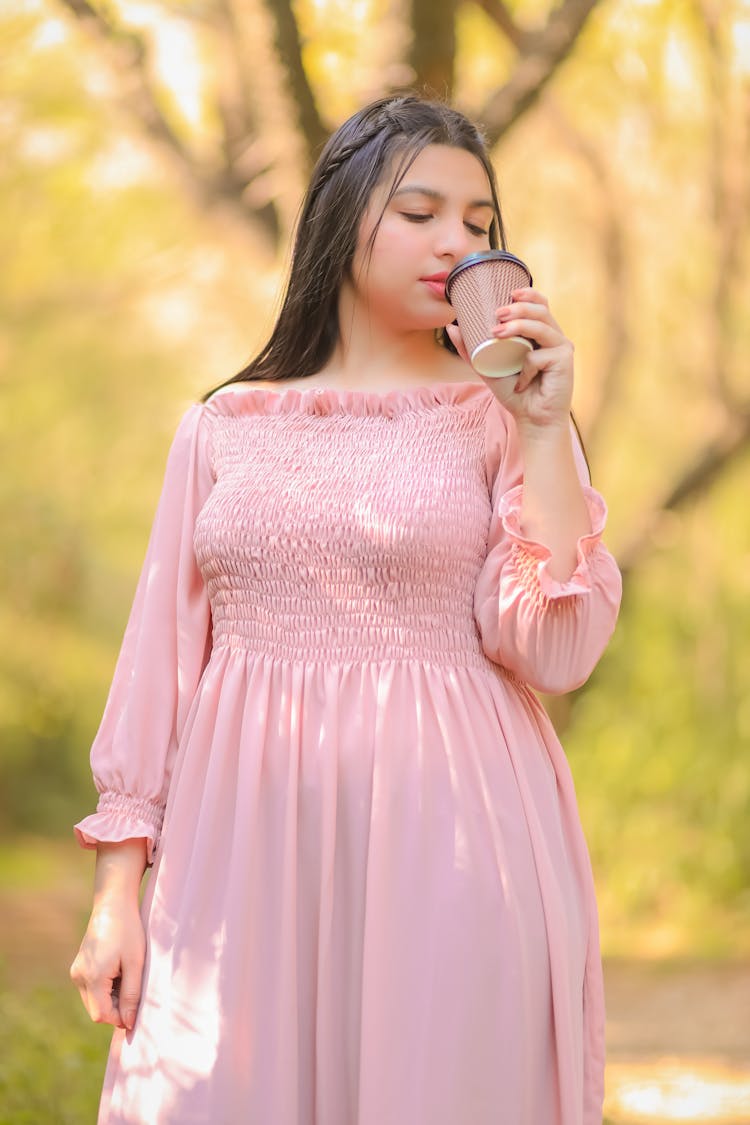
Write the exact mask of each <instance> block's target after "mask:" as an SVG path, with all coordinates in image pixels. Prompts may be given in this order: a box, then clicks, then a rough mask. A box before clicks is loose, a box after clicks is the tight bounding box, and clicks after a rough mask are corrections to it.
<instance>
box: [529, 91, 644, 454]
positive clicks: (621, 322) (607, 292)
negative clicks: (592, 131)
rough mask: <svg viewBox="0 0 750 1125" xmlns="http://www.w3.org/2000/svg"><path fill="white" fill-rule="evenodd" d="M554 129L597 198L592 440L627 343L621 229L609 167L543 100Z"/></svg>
mask: <svg viewBox="0 0 750 1125" xmlns="http://www.w3.org/2000/svg"><path fill="white" fill-rule="evenodd" d="M544 106H545V113H548V114H549V116H550V118H551V120H552V123H553V125H554V127H555V132H556V134H557V135H558V137H559V138H560V140H561V141H562V143H563V144H564V145H566V146H567V147H568V148H569V150H570V151H571V152H572V153H573V154H574V155H575V156H577V157H579V159H580V160H582V161H583V162H584V164H586V165H587V167H588V168H589V170H590V172H591V178H592V180H593V182H594V184H595V185H596V190H597V194H598V199H599V204H600V208H599V214H600V223H599V225H600V227H601V248H602V258H603V267H604V268H603V270H602V280H603V288H604V292H603V298H602V299H603V305H604V310H603V313H602V321H603V322H604V324H605V325H606V330H605V334H604V339H603V341H602V348H603V355H602V360H601V365H600V373H601V374H600V377H599V380H598V384H597V388H596V404H595V406H594V408H593V410H592V413H591V418H590V420H589V421H588V424H587V425H586V444H587V445H588V446H589V448H590V449H593V448H594V446H595V445H596V441H597V438H598V436H599V434H600V432H601V430H602V426H603V423H604V419H605V417H606V415H607V414H609V413H610V412H611V410H612V409H613V407H614V405H615V404H616V402H617V393H618V390H619V388H620V385H621V375H622V368H623V362H624V360H625V357H626V356H627V354H628V349H629V347H630V333H629V330H628V321H627V316H626V301H625V294H626V292H627V278H626V253H625V245H626V239H625V232H624V230H623V225H622V223H621V221H620V215H619V213H618V209H617V203H616V200H617V193H616V191H615V189H614V185H613V184H612V180H611V176H610V174H609V167H608V165H607V162H606V159H605V158H604V156H603V155H602V153H601V152H600V151H599V149H598V148H597V147H596V146H595V145H594V144H593V143H592V142H591V141H590V140H589V139H588V138H587V137H585V136H584V135H583V133H581V132H580V130H579V129H577V128H576V127H575V125H573V124H572V122H571V121H570V119H569V118H568V116H567V114H565V113H564V112H563V110H562V109H561V108H560V106H559V105H558V104H557V103H556V102H555V101H554V100H553V99H552V98H551V97H548V98H546V99H545V103H544Z"/></svg>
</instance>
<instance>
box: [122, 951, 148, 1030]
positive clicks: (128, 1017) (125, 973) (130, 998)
mask: <svg viewBox="0 0 750 1125" xmlns="http://www.w3.org/2000/svg"><path fill="white" fill-rule="evenodd" d="M142 975H143V959H142V958H140V959H136V958H133V959H129V960H127V961H123V965H122V980H121V981H120V988H119V998H118V1002H117V1003H118V1008H119V1011H120V1018H121V1020H122V1022H123V1024H124V1025H125V1027H126V1028H127V1029H128V1031H132V1030H133V1025H134V1024H135V1017H136V1013H137V1011H138V1005H139V1003H140V999H141V978H142Z"/></svg>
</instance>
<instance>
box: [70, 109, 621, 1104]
mask: <svg viewBox="0 0 750 1125" xmlns="http://www.w3.org/2000/svg"><path fill="white" fill-rule="evenodd" d="M503 240H504V239H503V231H502V223H501V218H500V211H499V206H498V202H497V193H496V189H495V182H494V176H493V172H492V168H491V165H490V163H489V159H488V157H487V154H486V151H485V148H484V145H483V142H482V139H481V137H480V135H479V133H478V132H477V130H476V128H475V127H474V126H473V125H471V124H470V123H469V122H468V121H467V120H466V119H465V118H464V117H462V116H461V115H460V114H458V113H456V112H455V111H453V110H450V109H448V108H447V107H445V106H442V105H438V104H434V103H429V102H423V101H421V100H420V99H418V98H416V97H412V96H406V97H394V98H386V99H381V100H380V101H378V102H375V103H373V104H372V105H370V106H368V107H366V108H365V109H364V110H362V111H361V112H359V113H357V114H355V115H354V116H353V117H352V118H351V119H350V120H349V121H347V122H346V123H345V124H344V125H343V126H342V127H341V128H340V129H339V130H338V132H337V133H336V134H335V135H334V136H333V137H332V138H331V140H330V141H329V142H328V144H327V146H326V148H325V150H324V151H323V153H322V155H321V157H320V160H319V162H318V164H317V166H316V169H315V171H314V173H313V177H312V181H311V184H310V187H309V189H308V193H307V196H306V199H305V202H304V205H303V208H302V212H301V216H300V220H299V227H298V231H297V236H296V243H295V247H294V254H293V260H292V267H291V275H290V280H289V283H288V289H287V293H286V297H285V300H284V304H283V307H282V310H281V312H280V314H279V318H278V321H277V324H276V327H275V329H274V331H273V334H272V336H271V339H270V340H269V342H268V344H267V345H266V347H265V348H264V349H263V351H262V352H261V353H260V355H259V356H258V357H257V358H256V359H255V360H254V361H253V362H252V363H251V364H250V365H249V366H248V367H247V368H246V369H245V370H244V371H242V372H240V374H239V375H238V376H236V377H235V379H233V380H230V381H229V383H227V384H225V385H224V386H223V387H222V388H220V389H219V390H218V391H217V392H215V393H213V394H212V395H209V396H207V398H206V400H205V401H204V402H203V403H201V404H198V405H196V406H194V407H192V408H191V409H190V410H189V411H188V412H187V414H186V416H185V417H184V419H183V421H182V423H181V424H180V427H179V429H178V432H177V436H176V438H175V440H174V443H173V446H172V449H171V452H170V456H169V460H168V464H167V470H166V477H165V482H164V488H163V492H162V497H161V500H160V503H159V507H158V511H157V514H156V519H155V523H154V527H153V530H152V535H151V539H150V543H149V548H148V553H147V557H146V562H145V565H144V569H143V573H142V575H141V579H140V582H139V585H138V589H137V592H136V596H135V602H134V605H133V609H132V612H131V617H130V621H129V624H128V628H127V631H126V634H125V639H124V642H123V646H122V651H121V653H120V657H119V661H118V664H117V669H116V672H115V678H114V682H113V685H112V689H111V692H110V696H109V700H108V703H107V707H106V710H105V714H104V718H103V721H102V724H101V727H100V730H99V733H98V735H97V738H96V741H95V743H94V747H93V750H92V763H93V769H94V775H95V780H96V784H97V788H98V789H99V791H100V800H99V805H98V809H97V812H96V813H95V814H94V815H92V816H90V817H88V818H86V819H85V820H84V821H82V822H81V823H80V824H79V825H77V826H76V830H77V833H78V836H79V839H80V840H81V842H82V843H83V844H84V845H85V846H88V847H96V848H97V852H98V857H97V875H96V891H95V902H94V909H93V912H92V917H91V921H90V923H89V927H88V930H87V933H86V936H85V937H84V941H83V944H82V946H81V950H80V952H79V954H78V957H77V958H76V961H75V962H74V965H73V967H72V969H71V974H72V976H73V979H74V980H75V982H76V983H77V985H78V987H79V988H80V990H81V994H82V996H83V999H84V1003H85V1004H86V1006H87V1008H88V1010H89V1012H90V1014H91V1016H92V1017H93V1018H94V1019H95V1020H99V1021H103V1022H109V1023H112V1024H113V1025H114V1026H115V1028H116V1029H117V1030H116V1031H115V1033H114V1040H113V1046H112V1051H111V1055H110V1062H109V1066H108V1069H107V1076H106V1079H105V1091H104V1095H103V1098H102V1105H101V1110H100V1122H107V1123H108V1125H113V1123H125V1122H127V1123H128V1125H132V1123H136V1122H137V1123H142V1125H146V1123H148V1125H178V1123H179V1125H187V1123H191V1122H195V1123H197V1122H201V1123H204V1122H205V1123H210V1125H235V1123H237V1122H252V1123H253V1125H255V1123H258V1125H265V1123H269V1125H303V1123H304V1125H311V1123H313V1122H315V1123H317V1125H355V1123H356V1125H422V1123H424V1125H457V1123H464V1122H465V1123H467V1125H469V1123H471V1125H491V1123H492V1125H497V1123H498V1122H503V1125H556V1123H560V1125H581V1123H584V1125H594V1122H596V1123H597V1125H599V1123H600V1121H601V1101H602V1086H603V1082H602V1077H603V1064H604V1060H603V994H602V982H601V965H600V960H599V949H598V931H597V920H596V906H595V900H594V892H593V884H592V879H591V872H590V866H589V860H588V855H587V852H586V847H585V843H584V840H583V837H582V834H581V829H580V824H579V820H578V815H577V811H576V804H575V796H574V792H573V786H572V781H571V777H570V773H569V770H568V767H567V764H566V761H565V758H564V755H563V752H562V750H561V748H560V746H559V744H558V742H557V740H556V738H555V735H554V733H553V731H552V729H551V726H550V724H549V722H548V720H547V718H546V715H545V713H544V711H543V709H542V708H541V706H540V704H539V703H538V701H537V699H536V697H535V695H534V690H533V689H538V690H541V691H545V692H561V691H567V690H570V689H571V688H574V687H576V686H577V685H579V684H580V683H582V682H583V681H584V680H585V679H586V677H587V676H588V674H589V673H590V671H591V669H592V668H593V666H594V665H595V663H596V661H597V659H598V658H599V656H600V654H601V652H602V650H603V649H604V647H605V645H606V642H607V640H608V638H609V636H610V634H611V632H612V629H613V627H614V622H615V618H616V615H617V608H618V603H619V597H620V580H619V574H618V571H617V568H616V566H615V564H614V561H613V560H612V558H611V556H610V555H609V553H608V552H607V551H606V549H605V548H604V546H603V545H602V543H601V541H600V535H601V531H602V527H603V524H604V518H605V508H604V504H603V502H602V500H601V499H600V498H599V497H598V495H597V494H596V493H595V492H593V490H591V488H590V487H589V486H588V478H587V475H586V470H585V464H584V461H583V457H582V454H581V451H580V447H579V446H578V444H577V442H576V441H575V438H574V437H573V436H572V431H571V427H570V421H569V412H570V402H571V394H572V385H573V361H572V346H571V345H570V343H569V341H568V340H566V338H565V336H564V335H563V333H562V332H561V330H560V328H559V326H558V325H557V323H556V321H555V320H554V318H553V316H552V315H551V313H550V311H549V308H548V305H547V302H546V300H545V298H544V297H543V296H542V295H541V294H540V293H539V292H538V291H536V290H534V289H525V290H519V291H517V292H515V293H514V294H513V302H512V304H510V305H509V306H507V307H505V308H503V309H500V310H498V317H497V324H496V328H495V331H496V334H497V335H498V336H503V335H519V334H520V335H523V336H525V337H527V338H528V339H530V340H533V341H534V342H535V343H536V345H537V347H536V348H535V349H534V350H533V351H530V352H529V355H528V358H527V359H526V361H525V363H524V367H523V370H522V372H521V374H520V376H519V377H518V378H517V379H513V378H511V379H507V378H506V379H500V380H494V381H493V380H487V381H484V380H482V379H481V378H480V377H479V376H477V375H476V374H475V373H474V372H473V370H472V369H471V368H470V367H469V366H468V365H467V363H466V353H465V350H464V348H463V343H462V340H461V337H460V333H459V331H458V329H457V327H456V326H455V325H453V324H452V321H453V319H454V314H453V311H452V309H451V307H450V305H449V304H448V303H447V301H446V299H445V292H444V281H445V277H446V275H447V273H448V271H449V270H450V269H451V268H452V266H453V265H455V263H456V262H457V261H459V260H460V259H461V258H462V257H464V256H465V255H467V254H469V253H471V252H473V251H477V250H482V249H486V248H487V247H489V246H496V245H498V243H502V242H503ZM444 330H447V337H446V332H445V331H444ZM457 353H458V354H457ZM162 821H163V823H162ZM150 864H153V868H152V871H151V875H150V878H149V881H148V885H147V889H146V891H145V895H144V898H143V903H142V906H141V908H140V909H139V906H138V889H139V885H140V881H141V877H142V874H143V871H144V868H145V867H146V865H150Z"/></svg>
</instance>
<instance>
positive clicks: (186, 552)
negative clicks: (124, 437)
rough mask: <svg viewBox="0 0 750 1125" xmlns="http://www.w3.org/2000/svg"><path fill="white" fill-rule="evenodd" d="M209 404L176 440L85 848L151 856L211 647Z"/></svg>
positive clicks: (115, 689) (121, 666)
mask: <svg viewBox="0 0 750 1125" xmlns="http://www.w3.org/2000/svg"><path fill="white" fill-rule="evenodd" d="M207 429H208V427H207V419H206V416H205V409H204V408H203V407H201V406H199V405H195V406H192V407H191V408H190V409H189V410H188V411H187V413H186V414H185V416H184V417H183V419H182V421H181V422H180V425H179V427H178V429H177V432H176V434H175V437H174V440H173V442H172V446H171V449H170V451H169V456H168V459H167V467H166V472H165V476H164V483H163V486H162V491H161V496H160V499H159V503H158V507H157V510H156V515H155V518H154V522H153V526H152V529H151V535H150V538H149V543H148V548H147V551H146V558H145V562H144V565H143V569H142V571H141V574H140V578H139V580H138V585H137V587H136V592H135V597H134V600H133V605H132V608H131V612H130V617H129V620H128V624H127V628H126V630H125V635H124V638H123V642H122V646H121V649H120V654H119V657H118V659H117V664H116V667H115V673H114V677H113V680H112V684H111V687H110V691H109V696H108V698H107V703H106V706H105V709H104V714H103V717H102V721H101V724H100V726H99V730H98V732H97V735H96V737H95V739H94V743H93V746H92V749H91V766H92V771H93V775H94V783H95V785H96V788H97V790H98V792H99V801H98V805H97V809H96V812H95V813H93V814H92V815H90V816H87V817H86V818H85V819H84V820H82V821H80V822H79V823H78V824H76V825H75V833H76V836H77V838H78V840H79V842H80V843H81V844H82V845H83V846H84V847H95V846H96V845H97V843H99V842H121V841H123V840H127V839H133V838H141V837H142V838H145V839H146V841H147V848H148V862H149V863H151V862H153V857H154V851H155V849H156V846H157V843H158V840H159V836H160V832H161V825H162V820H163V816H164V808H165V804H166V799H167V793H168V789H169V781H170V776H171V772H172V767H173V764H174V757H175V753H176V750H177V746H178V743H179V740H180V736H181V733H182V730H183V728H184V725H185V720H186V717H187V714H188V712H189V709H190V706H191V704H192V701H193V698H194V696H195V693H196V690H197V687H198V683H199V681H200V677H201V675H202V673H203V670H204V668H205V665H206V662H207V659H208V656H209V653H210V649H211V613H210V608H209V603H208V596H207V593H206V588H205V585H204V583H203V579H202V576H201V573H200V571H199V569H198V565H197V563H196V559H195V553H194V549H193V534H194V528H195V521H196V517H197V515H198V513H199V512H200V509H201V508H202V506H203V504H204V503H205V500H206V498H207V496H208V494H209V492H210V490H211V487H212V484H213V475H212V472H211V468H210V457H209V449H208V434H207Z"/></svg>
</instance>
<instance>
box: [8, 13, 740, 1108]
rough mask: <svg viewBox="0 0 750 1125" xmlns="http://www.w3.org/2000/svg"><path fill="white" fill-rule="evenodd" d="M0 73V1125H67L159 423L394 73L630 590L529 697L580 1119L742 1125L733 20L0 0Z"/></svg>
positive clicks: (227, 357)
mask: <svg viewBox="0 0 750 1125" xmlns="http://www.w3.org/2000/svg"><path fill="white" fill-rule="evenodd" d="M0 52H1V57H0V146H1V147H2V157H1V158H0V215H1V216H2V219H1V222H0V262H1V263H2V268H0V369H1V375H0V392H1V394H2V409H1V410H0V438H1V445H2V451H3V461H4V466H3V472H2V475H1V476H0V522H1V523H2V526H3V528H4V535H3V541H4V547H3V550H2V554H1V556H0V590H1V591H2V597H1V599H0V631H1V633H2V644H1V645H0V663H1V664H2V675H1V676H0V1125H4V1123H23V1122H28V1123H31V1125H46V1123H61V1125H62V1123H68V1122H70V1123H76V1125H79V1123H83V1122H88V1121H93V1120H94V1118H95V1107H96V1103H97V1097H98V1091H99V1088H100V1083H101V1075H102V1067H103V1060H104V1055H105V1052H106V1047H107V1042H108V1038H109V1033H108V1031H107V1030H106V1029H105V1028H102V1027H95V1026H94V1025H91V1024H90V1023H88V1021H87V1019H86V1016H85V1014H84V1012H83V1009H82V1007H81V1005H80V1001H79V999H78V996H77V994H75V993H74V991H73V989H72V986H71V985H70V984H69V983H68V978H67V968H68V965H69V963H70V961H71V960H72V958H73V956H74V954H75V951H76V948H77V945H78V941H79V940H80V936H81V934H82V932H83V929H84V927H85V921H86V917H87V907H88V899H89V894H90V887H91V877H92V871H93V860H92V857H91V855H88V854H85V853H83V852H80V851H79V850H78V849H77V848H76V845H75V844H74V842H73V840H72V833H71V825H72V823H73V822H74V821H75V820H76V819H79V818H80V817H81V816H82V815H84V814H85V813H86V812H88V811H90V810H91V809H92V808H93V806H94V802H95V794H94V791H93V786H92V782H91V779H90V773H89V765H88V748H89V745H90V742H91V739H92V737H93V734H94V732H95V729H96V726H97V724H98V721H99V718H100V715H101V711H102V707H103V704H104V700H105V696H106V692H107V688H108V684H109V680H110V677H111V674H112V669H113V664H114V660H115V656H116V653H117V649H118V646H119V642H120V639H121V635H122V631H123V628H124V624H125V619H126V617H127V612H128V609H129V605H130V600H131V598H132V595H133V591H134V587H135V581H136V578H137V573H138V570H139V567H140V563H141V560H142V557H143V552H144V550H145V543H146V538H147V535H148V529H149V526H150V522H151V518H152V514H153V510H154V506H155V503H156V499H157V496H158V492H159V488H160V483H161V475H162V470H163V466H164V459H165V456H166V451H167V448H168V445H169V442H170V440H171V436H172V433H173V430H174V427H175V425H176V423H177V421H178V419H179V417H180V415H181V414H182V412H183V410H184V409H185V408H186V407H187V405H188V404H189V403H190V402H191V401H193V400H194V399H195V398H196V397H198V396H199V395H201V394H202V393H203V392H204V391H205V390H207V389H208V388H209V387H211V386H213V385H215V384H216V383H217V382H219V381H221V380H222V379H224V378H226V377H228V376H229V375H230V374H232V373H233V372H234V371H236V370H237V369H238V368H239V367H241V366H243V365H244V363H245V362H246V360H247V358H248V357H249V356H250V355H251V354H252V353H253V350H254V349H255V348H257V347H258V345H260V344H261V343H262V342H263V340H264V339H265V336H266V334H267V333H268V330H269V328H270V326H271V324H272V321H273V316H274V310H275V308H276V301H277V296H278V290H279V286H280V284H281V283H282V281H283V277H284V271H285V267H286V263H287V257H286V251H287V245H288V240H289V235H290V232H291V230H292V228H293V224H294V220H295V215H296V210H297V207H298V204H299V201H300V197H301V193H302V191H303V189H304V185H305V182H306V178H307V174H308V172H309V169H310V167H311V164H312V162H313V160H314V158H315V156H316V154H317V152H318V151H319V150H320V147H321V145H322V143H323V141H324V140H325V137H326V136H327V134H328V133H329V132H330V130H331V129H332V128H335V127H336V125H337V124H339V123H340V121H341V120H342V119H343V118H344V117H345V116H347V115H348V114H349V113H350V112H352V111H354V110H355V109H356V108H357V107H358V106H359V105H361V104H362V103H363V102H364V101H366V100H368V99H370V98H372V97H376V96H378V95H380V94H382V93H384V92H387V91H388V90H391V89H393V88H397V87H402V86H405V85H413V86H415V87H417V88H418V89H430V90H433V91H437V92H438V94H440V95H442V96H449V97H450V98H451V99H452V100H453V101H454V102H455V104H457V105H458V107H459V108H461V109H463V110H464V111H466V112H467V113H468V114H469V115H470V116H472V117H473V118H474V119H476V120H477V121H478V122H480V123H481V124H482V125H483V126H484V128H485V131H486V133H487V135H488V137H489V139H490V141H491V143H492V151H493V157H494V161H495V164H496V167H497V171H498V176H499V181H500V187H501V198H502V202H503V207H504V213H505V219H506V224H507V227H508V230H509V235H510V249H511V250H513V251H514V252H515V253H517V254H518V255H519V256H520V257H522V258H523V259H524V260H526V261H527V262H529V264H530V266H531V269H532V272H533V274H534V277H535V280H536V281H537V283H538V284H539V285H540V287H541V288H542V289H544V290H545V291H546V292H547V293H548V295H549V297H550V301H551V304H552V307H553V309H554V310H555V313H556V315H557V318H558V319H559V321H560V322H561V323H562V324H563V326H564V327H565V329H566V331H567V333H568V335H570V336H571V337H572V338H573V339H574V340H575V342H576V348H577V364H578V381H577V382H578V386H577V400H576V413H577V417H578V421H579V424H580V427H581V429H582V431H583V434H584V438H585V441H586V445H587V449H588V453H589V458H590V461H591V464H592V469H593V477H594V483H595V485H596V486H597V487H598V488H600V489H601V490H602V491H603V492H604V493H605V495H606V497H607V500H608V503H609V506H610V523H609V532H608V543H609V545H610V547H611V548H612V549H613V550H614V552H615V554H616V555H617V557H618V559H619V561H620V562H621V565H622V569H623V571H624V576H625V595H624V603H623V610H622V617H621V621H620V625H619V629H618V632H617V634H616V637H615V639H614V641H613V642H612V645H611V647H610V649H609V651H608V653H607V655H606V657H605V659H604V660H603V661H602V663H601V665H600V667H599V668H598V670H597V671H596V673H595V675H594V676H593V677H592V679H591V681H590V682H589V684H588V685H586V687H585V688H584V689H582V690H581V691H580V692H578V693H577V694H575V695H573V696H571V697H567V698H565V699H563V700H549V701H547V702H548V705H549V708H550V711H551V714H552V716H553V719H554V721H555V724H556V726H557V728H558V730H559V732H560V734H561V737H562V738H563V742H564V744H565V747H566V749H567V751H568V755H569V758H570V761H571V765H572V768H573V772H574V776H575V779H576V785H577V789H578V794H579V801H580V807H581V816H582V819H583V823H584V828H585V830H586V834H587V837H588V840H589V844H590V848H591V854H592V859H593V863H594V868H595V874H596V879H597V885H598V893H599V902H600V909H601V921H602V937H603V947H604V954H605V967H606V973H607V984H608V1038H609V1063H608V1072H607V1107H606V1111H607V1120H608V1121H609V1122H611V1123H612V1125H631V1123H632V1125H637V1123H639V1122H640V1123H643V1122H661V1121H665V1122H666V1121H701V1122H709V1121H710V1122H715V1123H724V1125H729V1123H737V1125H738V1123H740V1122H744V1123H745V1125H747V1123H748V1122H750V641H749V640H748V637H749V636H750V517H749V516H748V495H749V494H750V378H748V360H747V356H748V353H749V352H750V315H748V314H749V313H750V270H749V269H748V266H749V265H750V234H749V233H748V222H747V220H748V213H749V211H750V0H723V2H722V0H557V2H554V0H473V2H470V0H132V2H131V0H107V2H105V0H0ZM457 1125H459V1123H457ZM467 1125H470V1123H467ZM540 1125H541V1123H540Z"/></svg>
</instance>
